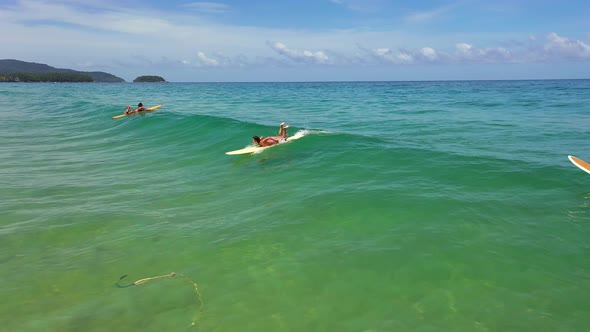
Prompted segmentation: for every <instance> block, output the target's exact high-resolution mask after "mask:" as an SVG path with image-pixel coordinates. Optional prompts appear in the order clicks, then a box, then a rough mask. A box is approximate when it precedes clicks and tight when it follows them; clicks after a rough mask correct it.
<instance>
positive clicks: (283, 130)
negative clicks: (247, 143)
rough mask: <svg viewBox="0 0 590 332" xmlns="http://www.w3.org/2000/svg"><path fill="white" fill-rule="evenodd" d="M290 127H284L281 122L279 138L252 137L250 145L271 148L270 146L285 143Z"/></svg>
mask: <svg viewBox="0 0 590 332" xmlns="http://www.w3.org/2000/svg"><path fill="white" fill-rule="evenodd" d="M289 127H290V126H285V123H284V122H282V123H281V125H280V126H279V136H269V137H264V136H260V137H258V136H253V137H252V143H254V144H256V145H258V146H261V147H265V146H271V145H275V144H278V143H281V142H285V141H287V129H288V128H289Z"/></svg>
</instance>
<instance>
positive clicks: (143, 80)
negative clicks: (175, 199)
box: [133, 76, 166, 83]
mask: <svg viewBox="0 0 590 332" xmlns="http://www.w3.org/2000/svg"><path fill="white" fill-rule="evenodd" d="M159 82H166V80H165V79H163V78H162V77H160V76H139V77H138V78H136V79H134V80H133V83H159Z"/></svg>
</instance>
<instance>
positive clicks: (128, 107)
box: [125, 103, 145, 115]
mask: <svg viewBox="0 0 590 332" xmlns="http://www.w3.org/2000/svg"><path fill="white" fill-rule="evenodd" d="M141 111H145V107H143V104H142V103H139V104H137V108H136V109H134V110H132V109H131V106H129V105H127V109H126V110H125V114H126V115H127V114H131V113H139V112H141Z"/></svg>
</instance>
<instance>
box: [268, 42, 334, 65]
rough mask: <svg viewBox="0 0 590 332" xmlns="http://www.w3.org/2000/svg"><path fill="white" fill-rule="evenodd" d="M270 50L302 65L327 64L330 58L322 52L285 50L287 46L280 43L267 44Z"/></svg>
mask: <svg viewBox="0 0 590 332" xmlns="http://www.w3.org/2000/svg"><path fill="white" fill-rule="evenodd" d="M267 45H268V46H270V48H272V49H273V50H275V51H276V52H277V53H279V54H280V55H283V56H285V57H287V58H289V59H291V60H293V61H295V62H303V63H310V64H327V63H328V62H329V60H330V58H329V57H328V56H327V55H326V53H324V52H323V51H316V52H312V51H308V50H303V51H299V50H292V49H289V48H287V46H286V45H285V44H283V43H280V42H274V43H271V42H268V43H267Z"/></svg>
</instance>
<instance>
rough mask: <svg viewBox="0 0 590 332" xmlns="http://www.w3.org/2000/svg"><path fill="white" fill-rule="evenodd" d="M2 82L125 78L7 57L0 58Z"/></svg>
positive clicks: (98, 80)
mask: <svg viewBox="0 0 590 332" xmlns="http://www.w3.org/2000/svg"><path fill="white" fill-rule="evenodd" d="M0 82H100V83H119V82H125V80H124V79H122V78H120V77H117V76H115V75H112V74H109V73H105V72H101V71H94V72H85V71H77V70H72V69H62V68H55V67H51V66H48V65H46V64H42V63H35V62H25V61H20V60H13V59H7V60H0Z"/></svg>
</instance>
